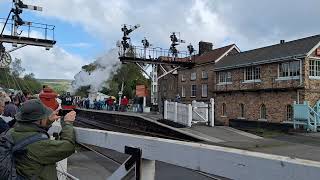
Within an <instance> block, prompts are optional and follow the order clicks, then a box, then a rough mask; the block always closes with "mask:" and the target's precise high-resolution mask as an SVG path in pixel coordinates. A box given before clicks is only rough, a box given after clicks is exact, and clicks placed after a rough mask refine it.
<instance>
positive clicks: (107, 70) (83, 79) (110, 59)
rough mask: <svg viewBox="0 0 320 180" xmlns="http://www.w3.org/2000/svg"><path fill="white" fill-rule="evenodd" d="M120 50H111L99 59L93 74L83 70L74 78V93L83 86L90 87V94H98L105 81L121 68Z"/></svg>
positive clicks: (95, 62) (95, 63)
mask: <svg viewBox="0 0 320 180" xmlns="http://www.w3.org/2000/svg"><path fill="white" fill-rule="evenodd" d="M118 57H119V56H118V50H117V49H116V48H115V49H111V50H110V51H109V52H108V53H107V54H106V55H104V56H102V57H99V58H98V59H97V60H96V61H94V62H93V63H92V64H94V65H95V66H96V69H95V70H94V71H92V72H86V71H85V70H81V71H80V72H79V73H78V74H76V75H75V76H74V79H75V80H74V81H73V82H72V91H73V92H75V91H76V90H77V89H79V88H80V87H82V86H89V85H90V92H98V91H100V90H101V89H102V87H103V86H104V85H105V81H107V80H108V79H109V78H110V75H111V74H112V73H113V72H115V71H116V70H117V69H118V68H119V67H120V64H121V63H120V61H119V58H118Z"/></svg>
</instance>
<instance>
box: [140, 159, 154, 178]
mask: <svg viewBox="0 0 320 180" xmlns="http://www.w3.org/2000/svg"><path fill="white" fill-rule="evenodd" d="M155 177H156V161H154V160H148V159H142V163H141V180H155Z"/></svg>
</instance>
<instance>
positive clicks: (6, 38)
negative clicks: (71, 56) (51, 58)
mask: <svg viewBox="0 0 320 180" xmlns="http://www.w3.org/2000/svg"><path fill="white" fill-rule="evenodd" d="M0 42H4V43H12V44H25V45H32V46H41V47H46V48H52V47H53V45H55V44H56V41H54V40H47V39H37V38H28V37H20V36H10V35H2V36H0Z"/></svg>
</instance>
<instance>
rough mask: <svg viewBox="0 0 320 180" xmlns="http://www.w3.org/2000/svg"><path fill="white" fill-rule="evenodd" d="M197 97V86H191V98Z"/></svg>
mask: <svg viewBox="0 0 320 180" xmlns="http://www.w3.org/2000/svg"><path fill="white" fill-rule="evenodd" d="M196 96H197V85H191V97H196Z"/></svg>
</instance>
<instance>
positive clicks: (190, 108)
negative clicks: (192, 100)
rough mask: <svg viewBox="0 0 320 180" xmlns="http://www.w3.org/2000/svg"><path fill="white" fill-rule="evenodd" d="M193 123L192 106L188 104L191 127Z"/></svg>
mask: <svg viewBox="0 0 320 180" xmlns="http://www.w3.org/2000/svg"><path fill="white" fill-rule="evenodd" d="M191 122H192V105H191V104H188V126H189V127H191Z"/></svg>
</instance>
